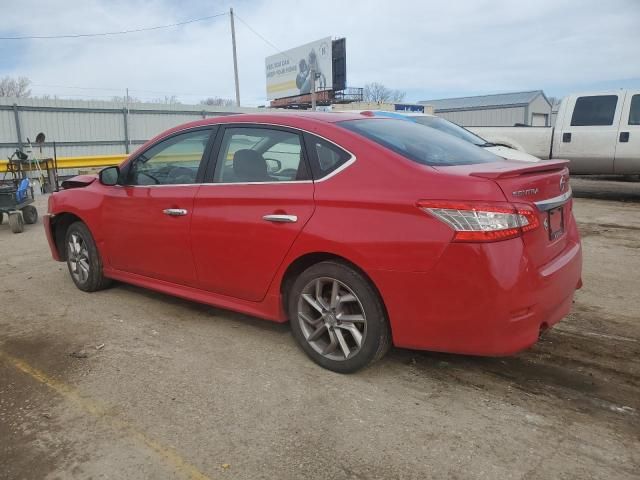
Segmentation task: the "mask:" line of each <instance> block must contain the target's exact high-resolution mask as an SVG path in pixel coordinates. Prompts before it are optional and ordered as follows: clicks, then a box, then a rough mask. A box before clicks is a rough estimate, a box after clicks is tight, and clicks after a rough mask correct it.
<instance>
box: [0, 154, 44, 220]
mask: <svg viewBox="0 0 640 480" xmlns="http://www.w3.org/2000/svg"><path fill="white" fill-rule="evenodd" d="M18 153H21V152H16V153H15V154H13V155H11V157H9V164H8V169H7V170H8V173H10V174H11V176H12V178H11V180H10V183H8V184H5V185H0V224H1V223H3V220H4V217H5V216H6V217H7V218H8V219H9V226H10V227H11V231H12V232H13V233H21V232H22V231H23V230H24V224H25V223H27V224H32V223H36V222H37V221H38V210H37V209H36V207H35V206H33V205H32V203H33V202H34V201H35V197H34V195H33V186H32V184H31V180H30V179H29V178H28V177H27V176H26V174H25V172H24V170H23V168H22V167H23V165H22V162H23V161H25V160H26V158H24V157H23V155H24V154H21V155H19V154H18ZM16 156H17V157H18V158H17V159H16V158H15V157H16ZM5 176H6V174H5Z"/></svg>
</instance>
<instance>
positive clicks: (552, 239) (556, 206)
mask: <svg viewBox="0 0 640 480" xmlns="http://www.w3.org/2000/svg"><path fill="white" fill-rule="evenodd" d="M568 164H569V161H568V160H558V161H543V162H540V163H536V164H527V165H523V164H522V163H515V162H495V163H485V164H475V165H465V166H459V167H450V168H447V171H448V172H449V173H453V172H452V169H455V170H457V172H456V173H459V174H466V175H470V176H473V177H480V178H486V179H487V180H490V181H493V182H495V183H496V184H498V186H499V187H500V189H501V190H502V192H503V194H504V196H505V198H506V199H507V200H508V201H509V202H510V203H512V204H514V205H527V206H529V207H533V208H534V210H535V212H536V214H537V216H538V220H539V222H540V227H538V228H537V229H535V230H532V231H529V232H526V233H525V234H524V235H523V237H522V239H523V242H524V243H525V245H526V246H527V249H528V252H529V254H530V258H531V259H532V260H533V262H534V263H535V264H536V266H539V265H542V264H544V263H547V262H548V261H550V260H551V259H553V258H554V257H556V256H557V255H559V254H560V253H561V252H562V251H563V250H564V249H565V248H566V246H567V242H568V239H567V230H568V228H569V227H570V222H571V221H572V212H571V208H572V202H571V187H570V186H569V170H568V168H567V165H568Z"/></svg>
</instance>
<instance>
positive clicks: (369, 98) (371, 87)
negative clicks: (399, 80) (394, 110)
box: [362, 82, 406, 103]
mask: <svg viewBox="0 0 640 480" xmlns="http://www.w3.org/2000/svg"><path fill="white" fill-rule="evenodd" d="M362 96H363V100H364V101H365V102H373V103H385V102H402V101H403V100H404V97H405V96H406V93H405V92H403V91H401V90H391V89H390V88H387V87H385V86H384V85H383V84H381V83H378V82H372V83H367V84H366V85H365V86H364V90H363V92H362Z"/></svg>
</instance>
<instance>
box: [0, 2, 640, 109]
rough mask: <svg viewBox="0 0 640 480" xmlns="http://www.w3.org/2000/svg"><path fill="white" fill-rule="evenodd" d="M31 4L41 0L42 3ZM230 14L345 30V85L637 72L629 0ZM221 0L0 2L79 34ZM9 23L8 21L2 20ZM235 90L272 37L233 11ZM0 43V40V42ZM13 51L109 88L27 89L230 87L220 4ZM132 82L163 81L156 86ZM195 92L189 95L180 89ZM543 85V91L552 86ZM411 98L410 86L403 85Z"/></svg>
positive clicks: (597, 77) (570, 81)
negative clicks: (127, 31)
mask: <svg viewBox="0 0 640 480" xmlns="http://www.w3.org/2000/svg"><path fill="white" fill-rule="evenodd" d="M42 3H45V4H44V5H42ZM233 4H234V10H235V11H236V13H237V14H238V15H239V16H240V17H241V18H242V19H243V20H245V21H246V22H247V23H248V24H249V25H251V26H252V27H253V28H254V29H255V30H257V31H258V32H260V33H261V34H262V35H263V36H264V37H266V38H267V39H269V40H270V41H271V42H273V43H274V44H276V45H277V46H278V47H279V48H281V49H287V48H291V47H294V46H296V45H299V44H302V43H306V42H308V41H311V40H315V39H318V38H321V37H324V36H327V35H333V36H336V37H337V36H345V37H346V38H347V70H348V73H347V77H348V83H349V85H353V86H361V85H363V84H364V83H366V82H370V81H379V82H382V83H384V84H386V85H387V86H389V87H392V88H399V89H404V90H408V91H409V92H410V99H411V100H420V99H423V98H430V97H431V98H433V97H438V96H440V95H441V94H445V93H446V94H452V93H453V94H456V93H459V94H467V93H471V92H472V93H481V92H495V91H508V90H519V89H537V88H544V89H551V90H553V89H554V88H555V89H565V90H566V89H571V88H574V86H575V87H577V86H579V85H585V84H589V83H598V82H606V81H610V80H622V79H630V78H635V79H640V62H639V61H638V58H640V55H639V54H640V29H639V28H638V20H639V19H640V2H639V1H637V0H609V1H608V2H602V1H595V0H594V1H580V0H575V1H560V0H539V1H537V2H517V1H510V0H485V1H472V0H469V1H455V2H452V1H450V2H429V1H420V0H417V1H409V0H395V1H393V2H391V1H388V0H385V1H364V0H350V1H348V2H347V1H337V0H324V1H323V2H320V3H318V2H302V1H285V0H280V1H277V0H271V1H267V0H256V1H247V0H244V1H236V2H233ZM229 5H230V2H228V1H220V2H210V1H192V2H182V3H177V2H176V3H174V2H168V1H154V2H133V1H119V2H111V1H108V0H87V1H84V2H77V3H76V2H68V1H67V2H64V1H51V2H36V1H34V0H21V1H20V2H18V1H14V0H9V2H8V4H7V2H6V1H5V2H3V6H2V12H3V24H2V26H0V32H3V33H4V34H5V35H28V34H46V33H68V32H73V33H84V32H96V31H111V30H123V29H129V28H136V27H140V26H152V25H161V24H167V23H173V22H177V21H181V20H184V19H188V18H195V17H199V16H205V15H211V14H215V13H218V12H223V11H226V10H228V7H229ZM9 26H11V29H9ZM236 33H237V39H238V57H239V70H240V86H241V96H242V100H243V103H246V104H259V103H263V102H264V97H265V94H264V90H265V83H264V57H265V56H268V55H271V54H273V53H275V52H274V49H273V48H272V47H270V46H269V45H267V44H266V43H265V42H263V41H262V40H261V39H260V38H258V37H257V36H256V35H255V34H253V33H252V32H251V31H250V30H249V29H247V27H246V26H245V25H244V24H243V23H242V22H240V21H237V22H236ZM1 46H2V47H3V48H5V50H2V51H6V48H7V45H6V42H5V43H4V44H2V45H1ZM21 47H22V50H21V57H20V61H19V63H18V64H16V65H13V66H12V67H11V68H10V69H9V68H7V67H2V61H1V60H0V68H4V71H0V75H2V74H13V75H26V76H28V77H30V78H31V79H32V80H33V82H34V83H35V84H38V85H71V86H84V87H109V88H116V89H119V91H95V92H94V91H88V90H70V89H60V88H53V87H35V88H34V91H35V92H36V93H45V92H50V93H58V94H68V93H73V94H76V95H93V94H95V95H118V94H120V95H122V90H123V89H124V88H125V87H129V88H131V89H132V90H134V92H133V94H134V95H136V96H139V97H144V98H149V97H153V96H160V95H164V92H166V93H167V94H171V93H176V94H178V95H179V96H180V97H181V99H182V100H183V101H184V102H189V101H194V102H195V101H197V100H198V99H199V98H201V97H204V96H222V97H227V98H233V97H234V90H233V72H232V59H231V44H230V29H229V19H228V17H227V16H225V17H221V18H219V19H215V20H212V21H207V22H202V23H195V24H191V25H188V26H184V27H179V28H174V29H167V30H161V31H155V32H145V33H139V34H131V35H126V36H120V37H104V38H91V39H80V40H34V41H29V42H26V43H24V44H21ZM135 90H148V91H157V92H162V93H158V94H153V93H146V92H142V91H135ZM188 93H193V94H200V95H196V96H188V95H184V94H188ZM551 93H552V94H553V91H552V92H551ZM411 97H413V98H411Z"/></svg>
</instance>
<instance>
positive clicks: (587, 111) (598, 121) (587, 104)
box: [571, 95, 618, 127]
mask: <svg viewBox="0 0 640 480" xmlns="http://www.w3.org/2000/svg"><path fill="white" fill-rule="evenodd" d="M617 105H618V96H617V95H593V96H589V97H578V99H577V100H576V106H575V107H574V109H573V116H572V117H571V126H572V127H587V126H605V125H613V117H614V115H615V113H616V106H617Z"/></svg>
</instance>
